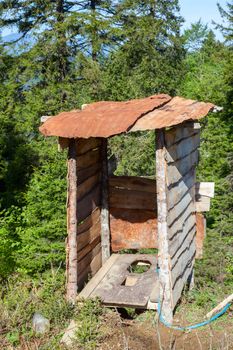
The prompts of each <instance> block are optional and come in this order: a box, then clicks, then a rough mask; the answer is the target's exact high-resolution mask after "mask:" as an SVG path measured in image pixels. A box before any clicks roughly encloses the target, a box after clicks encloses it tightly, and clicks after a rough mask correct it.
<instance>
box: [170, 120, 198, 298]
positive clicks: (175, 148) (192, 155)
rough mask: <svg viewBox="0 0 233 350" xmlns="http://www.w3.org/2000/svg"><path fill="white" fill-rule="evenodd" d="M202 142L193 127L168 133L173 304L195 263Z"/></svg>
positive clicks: (175, 129) (180, 128)
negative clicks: (198, 179)
mask: <svg viewBox="0 0 233 350" xmlns="http://www.w3.org/2000/svg"><path fill="white" fill-rule="evenodd" d="M199 142H200V131H199V129H194V128H193V126H191V127H189V128H182V127H181V126H178V127H175V128H173V129H172V130H169V131H167V132H166V134H165V144H166V145H167V150H166V160H167V162H168V164H167V185H168V189H167V203H168V208H169V210H168V216H167V223H168V250H169V254H170V266H171V278H172V286H173V287H172V294H173V302H174V305H175V304H176V303H177V301H178V300H179V298H180V296H181V293H182V291H183V289H184V286H185V285H186V283H187V280H188V277H189V276H190V273H191V271H192V269H193V265H194V261H195V251H196V239H195V238H196V219H195V167H196V165H197V163H198V147H199Z"/></svg>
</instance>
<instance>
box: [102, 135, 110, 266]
mask: <svg viewBox="0 0 233 350" xmlns="http://www.w3.org/2000/svg"><path fill="white" fill-rule="evenodd" d="M101 247H102V264H104V263H105V261H106V260H107V259H108V258H109V257H110V228H109V205H108V154H107V139H103V140H102V200H101Z"/></svg>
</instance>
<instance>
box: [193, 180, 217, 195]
mask: <svg viewBox="0 0 233 350" xmlns="http://www.w3.org/2000/svg"><path fill="white" fill-rule="evenodd" d="M195 188H196V197H197V198H199V197H201V196H205V197H209V198H214V182H196V185H195Z"/></svg>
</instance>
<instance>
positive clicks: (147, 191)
mask: <svg viewBox="0 0 233 350" xmlns="http://www.w3.org/2000/svg"><path fill="white" fill-rule="evenodd" d="M109 210H110V231H111V248H112V251H114V252H116V251H119V250H121V249H141V248H157V218H156V217H157V215H156V181H155V180H151V179H146V178H142V177H134V176H112V177H110V178H109Z"/></svg>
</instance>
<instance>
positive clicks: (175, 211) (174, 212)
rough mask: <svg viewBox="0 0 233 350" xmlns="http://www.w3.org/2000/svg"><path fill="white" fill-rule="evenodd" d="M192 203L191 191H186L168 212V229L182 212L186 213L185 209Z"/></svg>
mask: <svg viewBox="0 0 233 350" xmlns="http://www.w3.org/2000/svg"><path fill="white" fill-rule="evenodd" d="M168 196H169V194H168ZM192 202H193V196H192V193H191V191H188V192H186V194H185V195H184V196H183V197H182V198H181V199H180V201H179V202H178V203H177V204H176V205H175V206H174V207H173V208H171V209H170V210H169V215H168V219H167V224H168V226H169V227H170V226H171V225H173V224H174V223H175V222H176V221H177V220H178V219H179V217H180V216H181V215H182V214H183V213H184V212H186V209H187V208H188V207H189V204H190V203H192Z"/></svg>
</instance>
